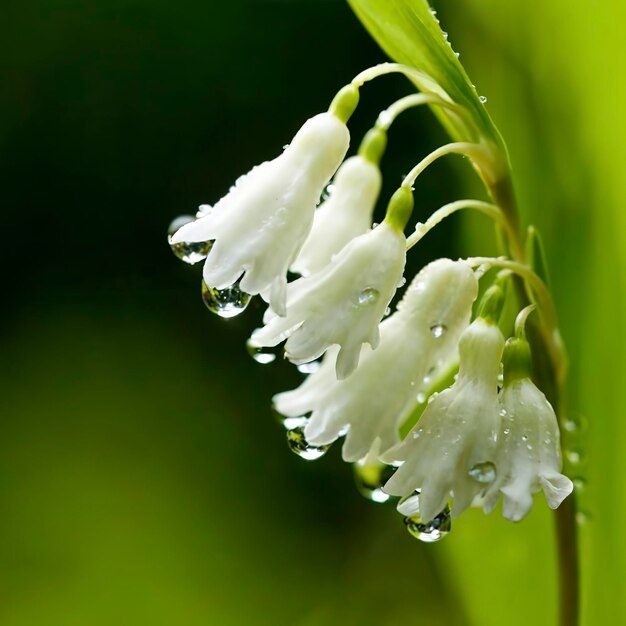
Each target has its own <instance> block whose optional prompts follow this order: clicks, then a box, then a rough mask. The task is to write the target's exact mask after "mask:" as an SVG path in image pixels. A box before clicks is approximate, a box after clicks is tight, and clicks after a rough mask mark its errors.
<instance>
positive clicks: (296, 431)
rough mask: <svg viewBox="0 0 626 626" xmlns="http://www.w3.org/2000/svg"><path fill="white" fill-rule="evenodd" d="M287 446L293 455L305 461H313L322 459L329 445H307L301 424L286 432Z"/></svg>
mask: <svg viewBox="0 0 626 626" xmlns="http://www.w3.org/2000/svg"><path fill="white" fill-rule="evenodd" d="M287 445H288V446H289V449H290V450H291V451H292V452H293V453H294V454H297V455H298V456H299V457H300V458H301V459H304V460H305V461H315V460H316V459H319V458H320V457H323V456H324V455H325V454H326V452H327V451H328V449H329V448H330V444H328V445H325V446H312V445H311V444H309V443H308V441H307V440H306V439H305V437H304V425H303V424H300V425H298V426H296V427H295V428H290V429H289V430H287Z"/></svg>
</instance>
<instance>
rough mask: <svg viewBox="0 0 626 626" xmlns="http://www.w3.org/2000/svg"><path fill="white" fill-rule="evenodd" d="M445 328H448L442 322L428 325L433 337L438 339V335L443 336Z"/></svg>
mask: <svg viewBox="0 0 626 626" xmlns="http://www.w3.org/2000/svg"><path fill="white" fill-rule="evenodd" d="M446 330H448V328H447V326H445V325H444V324H433V325H432V326H431V327H430V332H431V334H432V336H433V337H434V338H435V339H439V337H443V335H444V333H445V332H446Z"/></svg>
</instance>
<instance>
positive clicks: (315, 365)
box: [296, 360, 322, 374]
mask: <svg viewBox="0 0 626 626" xmlns="http://www.w3.org/2000/svg"><path fill="white" fill-rule="evenodd" d="M321 365H322V362H321V360H318V361H311V362H310V363H300V365H296V369H297V370H298V371H299V372H300V373H301V374H315V372H317V370H318V369H319V368H320V366H321Z"/></svg>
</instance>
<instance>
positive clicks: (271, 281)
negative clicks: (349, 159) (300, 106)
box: [171, 112, 349, 315]
mask: <svg viewBox="0 0 626 626" xmlns="http://www.w3.org/2000/svg"><path fill="white" fill-rule="evenodd" d="M348 144H349V132H348V129H347V127H346V125H345V123H344V121H342V120H340V119H339V118H338V117H337V116H336V115H335V114H334V113H330V112H327V113H321V114H319V115H316V116H315V117H313V118H311V119H310V120H308V121H307V122H306V123H305V124H304V125H303V126H302V128H301V129H300V130H299V131H298V133H297V134H296V136H295V137H294V139H293V141H292V142H291V144H290V145H289V146H287V148H286V149H285V151H284V152H283V153H282V154H281V155H280V156H278V157H277V158H275V159H274V160H273V161H267V162H265V163H263V164H261V165H259V166H258V167H255V168H253V169H252V170H251V171H250V172H249V173H248V174H247V175H245V176H242V177H241V178H239V179H238V180H237V182H236V183H235V185H234V186H233V187H232V188H231V189H230V191H229V192H228V194H227V195H226V196H224V197H223V198H222V199H221V200H220V201H219V202H218V203H217V204H216V205H215V206H214V207H213V208H212V209H211V210H206V209H205V210H204V211H203V216H202V217H199V218H198V219H197V220H196V221H195V222H192V223H190V224H186V225H185V226H183V227H182V228H180V230H178V232H176V233H175V234H174V235H173V236H172V238H171V243H172V244H176V243H182V242H189V243H191V242H199V241H214V243H213V246H212V247H211V251H210V253H209V255H208V257H207V259H206V261H205V264H204V270H203V278H204V281H205V283H206V284H207V285H209V286H210V287H214V288H217V289H223V288H226V287H228V286H230V285H232V284H234V283H235V282H236V281H237V280H238V279H239V277H241V275H242V274H243V278H242V279H241V283H240V285H239V287H240V289H241V290H242V291H244V292H246V293H249V294H253V295H254V294H258V293H260V292H261V291H265V290H268V289H269V298H270V302H271V305H272V307H273V309H274V310H275V311H276V312H278V313H279V314H281V315H282V314H284V312H285V290H286V285H287V270H288V268H289V265H290V264H291V263H292V261H293V260H294V258H295V257H296V255H297V254H298V252H299V250H300V248H301V246H302V244H303V243H304V241H305V239H306V237H307V235H308V233H309V230H310V228H311V224H312V221H313V213H314V211H315V206H316V204H317V202H318V200H319V197H320V195H321V193H322V191H323V189H324V187H325V185H326V184H327V183H328V181H329V180H330V178H331V177H332V175H333V174H334V173H335V170H336V169H337V168H338V167H339V165H340V163H341V161H342V160H343V158H344V156H345V154H346V152H347V150H348Z"/></svg>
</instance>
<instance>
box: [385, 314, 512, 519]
mask: <svg viewBox="0 0 626 626" xmlns="http://www.w3.org/2000/svg"><path fill="white" fill-rule="evenodd" d="M503 347H504V338H503V336H502V333H501V332H500V330H499V329H498V327H497V326H495V325H494V324H492V323H490V322H488V321H487V320H485V319H483V318H482V317H479V318H478V319H476V320H475V321H474V322H472V324H471V325H470V326H469V327H468V328H467V329H466V330H465V331H464V332H463V334H462V335H461V339H460V341H459V374H458V377H457V380H456V382H455V383H454V384H453V385H452V387H450V388H449V389H446V390H445V391H442V392H441V393H440V394H438V395H437V396H435V397H433V398H432V400H431V401H430V402H429V404H428V405H427V407H426V409H425V410H424V413H423V415H422V417H421V418H420V420H419V422H418V423H417V424H416V426H415V427H414V428H413V430H412V431H411V432H410V433H409V434H408V435H407V437H406V439H405V440H404V441H403V442H402V443H401V444H399V445H398V446H397V447H396V448H394V449H392V450H390V451H389V452H388V453H387V454H386V455H384V457H383V460H385V461H387V462H391V461H394V462H397V461H401V462H403V464H402V465H401V467H399V468H398V470H397V471H396V473H395V474H394V475H393V476H392V477H391V479H390V480H389V481H388V482H387V483H386V485H385V486H384V490H385V491H386V492H387V493H389V494H391V495H397V496H408V495H410V494H412V493H414V492H415V491H416V490H419V492H420V495H419V511H420V515H421V517H422V519H425V520H430V519H433V518H434V517H435V516H436V515H437V514H438V513H439V512H440V511H441V510H442V509H443V508H444V507H445V505H446V503H447V502H448V500H449V499H450V497H451V496H454V503H453V509H452V512H453V515H459V514H460V513H462V512H463V511H464V510H465V509H466V508H467V507H468V506H470V504H471V503H472V500H473V499H474V497H475V496H476V495H478V493H480V492H481V491H483V490H484V489H485V482H486V481H487V480H489V479H493V478H492V474H493V467H492V465H491V464H490V462H491V460H492V459H493V452H494V446H495V442H496V437H497V432H498V425H499V415H498V404H497V402H498V400H497V381H498V373H499V368H500V359H501V357H502V350H503Z"/></svg>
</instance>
